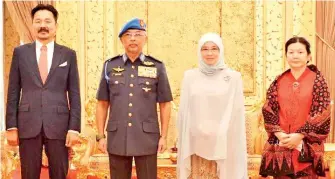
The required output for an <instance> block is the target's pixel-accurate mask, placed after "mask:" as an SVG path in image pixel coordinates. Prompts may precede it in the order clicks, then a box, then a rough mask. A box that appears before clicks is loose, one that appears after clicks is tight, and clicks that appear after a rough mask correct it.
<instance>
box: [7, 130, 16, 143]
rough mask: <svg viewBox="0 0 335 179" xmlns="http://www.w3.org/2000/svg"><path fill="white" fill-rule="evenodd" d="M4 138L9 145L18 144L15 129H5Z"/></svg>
mask: <svg viewBox="0 0 335 179" xmlns="http://www.w3.org/2000/svg"><path fill="white" fill-rule="evenodd" d="M6 139H7V142H8V144H9V145H12V146H17V145H19V135H18V131H17V129H13V130H8V131H6Z"/></svg>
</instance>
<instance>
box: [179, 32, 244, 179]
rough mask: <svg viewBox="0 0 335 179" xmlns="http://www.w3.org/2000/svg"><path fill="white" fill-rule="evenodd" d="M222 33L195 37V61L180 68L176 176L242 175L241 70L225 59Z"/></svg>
mask: <svg viewBox="0 0 335 179" xmlns="http://www.w3.org/2000/svg"><path fill="white" fill-rule="evenodd" d="M223 50H224V49H223V44H222V39H221V38H220V36H219V35H218V34H215V33H207V34H205V35H203V36H202V37H201V39H200V40H199V48H198V57H199V66H198V68H196V69H192V70H188V71H186V72H185V74H184V79H183V84H182V89H181V100H180V109H179V114H178V121H177V123H178V124H177V127H178V132H179V140H178V164H177V176H178V178H179V179H188V178H190V179H247V177H248V175H247V150H246V133H245V115H244V114H245V112H244V96H243V84H242V77H241V74H240V73H239V72H237V71H234V70H232V69H230V68H228V67H227V66H226V65H225V63H224V56H223V55H224V53H223Z"/></svg>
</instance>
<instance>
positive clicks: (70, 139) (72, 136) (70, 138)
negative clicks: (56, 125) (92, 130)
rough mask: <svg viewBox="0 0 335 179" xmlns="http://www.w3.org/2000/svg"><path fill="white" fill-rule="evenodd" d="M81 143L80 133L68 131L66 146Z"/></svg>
mask: <svg viewBox="0 0 335 179" xmlns="http://www.w3.org/2000/svg"><path fill="white" fill-rule="evenodd" d="M77 143H79V134H77V133H73V132H68V133H67V135H66V141H65V146H66V147H72V146H73V145H75V144H77Z"/></svg>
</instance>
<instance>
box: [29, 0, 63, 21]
mask: <svg viewBox="0 0 335 179" xmlns="http://www.w3.org/2000/svg"><path fill="white" fill-rule="evenodd" d="M41 10H47V11H50V12H51V13H52V14H53V15H54V18H55V22H57V19H58V11H57V10H56V8H55V7H53V6H52V5H50V4H38V5H37V6H36V7H34V9H32V10H31V18H32V19H34V16H35V14H36V12H37V11H41Z"/></svg>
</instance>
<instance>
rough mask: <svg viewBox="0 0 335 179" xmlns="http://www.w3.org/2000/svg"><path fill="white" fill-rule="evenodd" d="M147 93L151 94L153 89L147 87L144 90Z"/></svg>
mask: <svg viewBox="0 0 335 179" xmlns="http://www.w3.org/2000/svg"><path fill="white" fill-rule="evenodd" d="M142 89H143V90H144V91H145V92H149V91H150V90H151V88H147V87H145V88H142Z"/></svg>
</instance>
